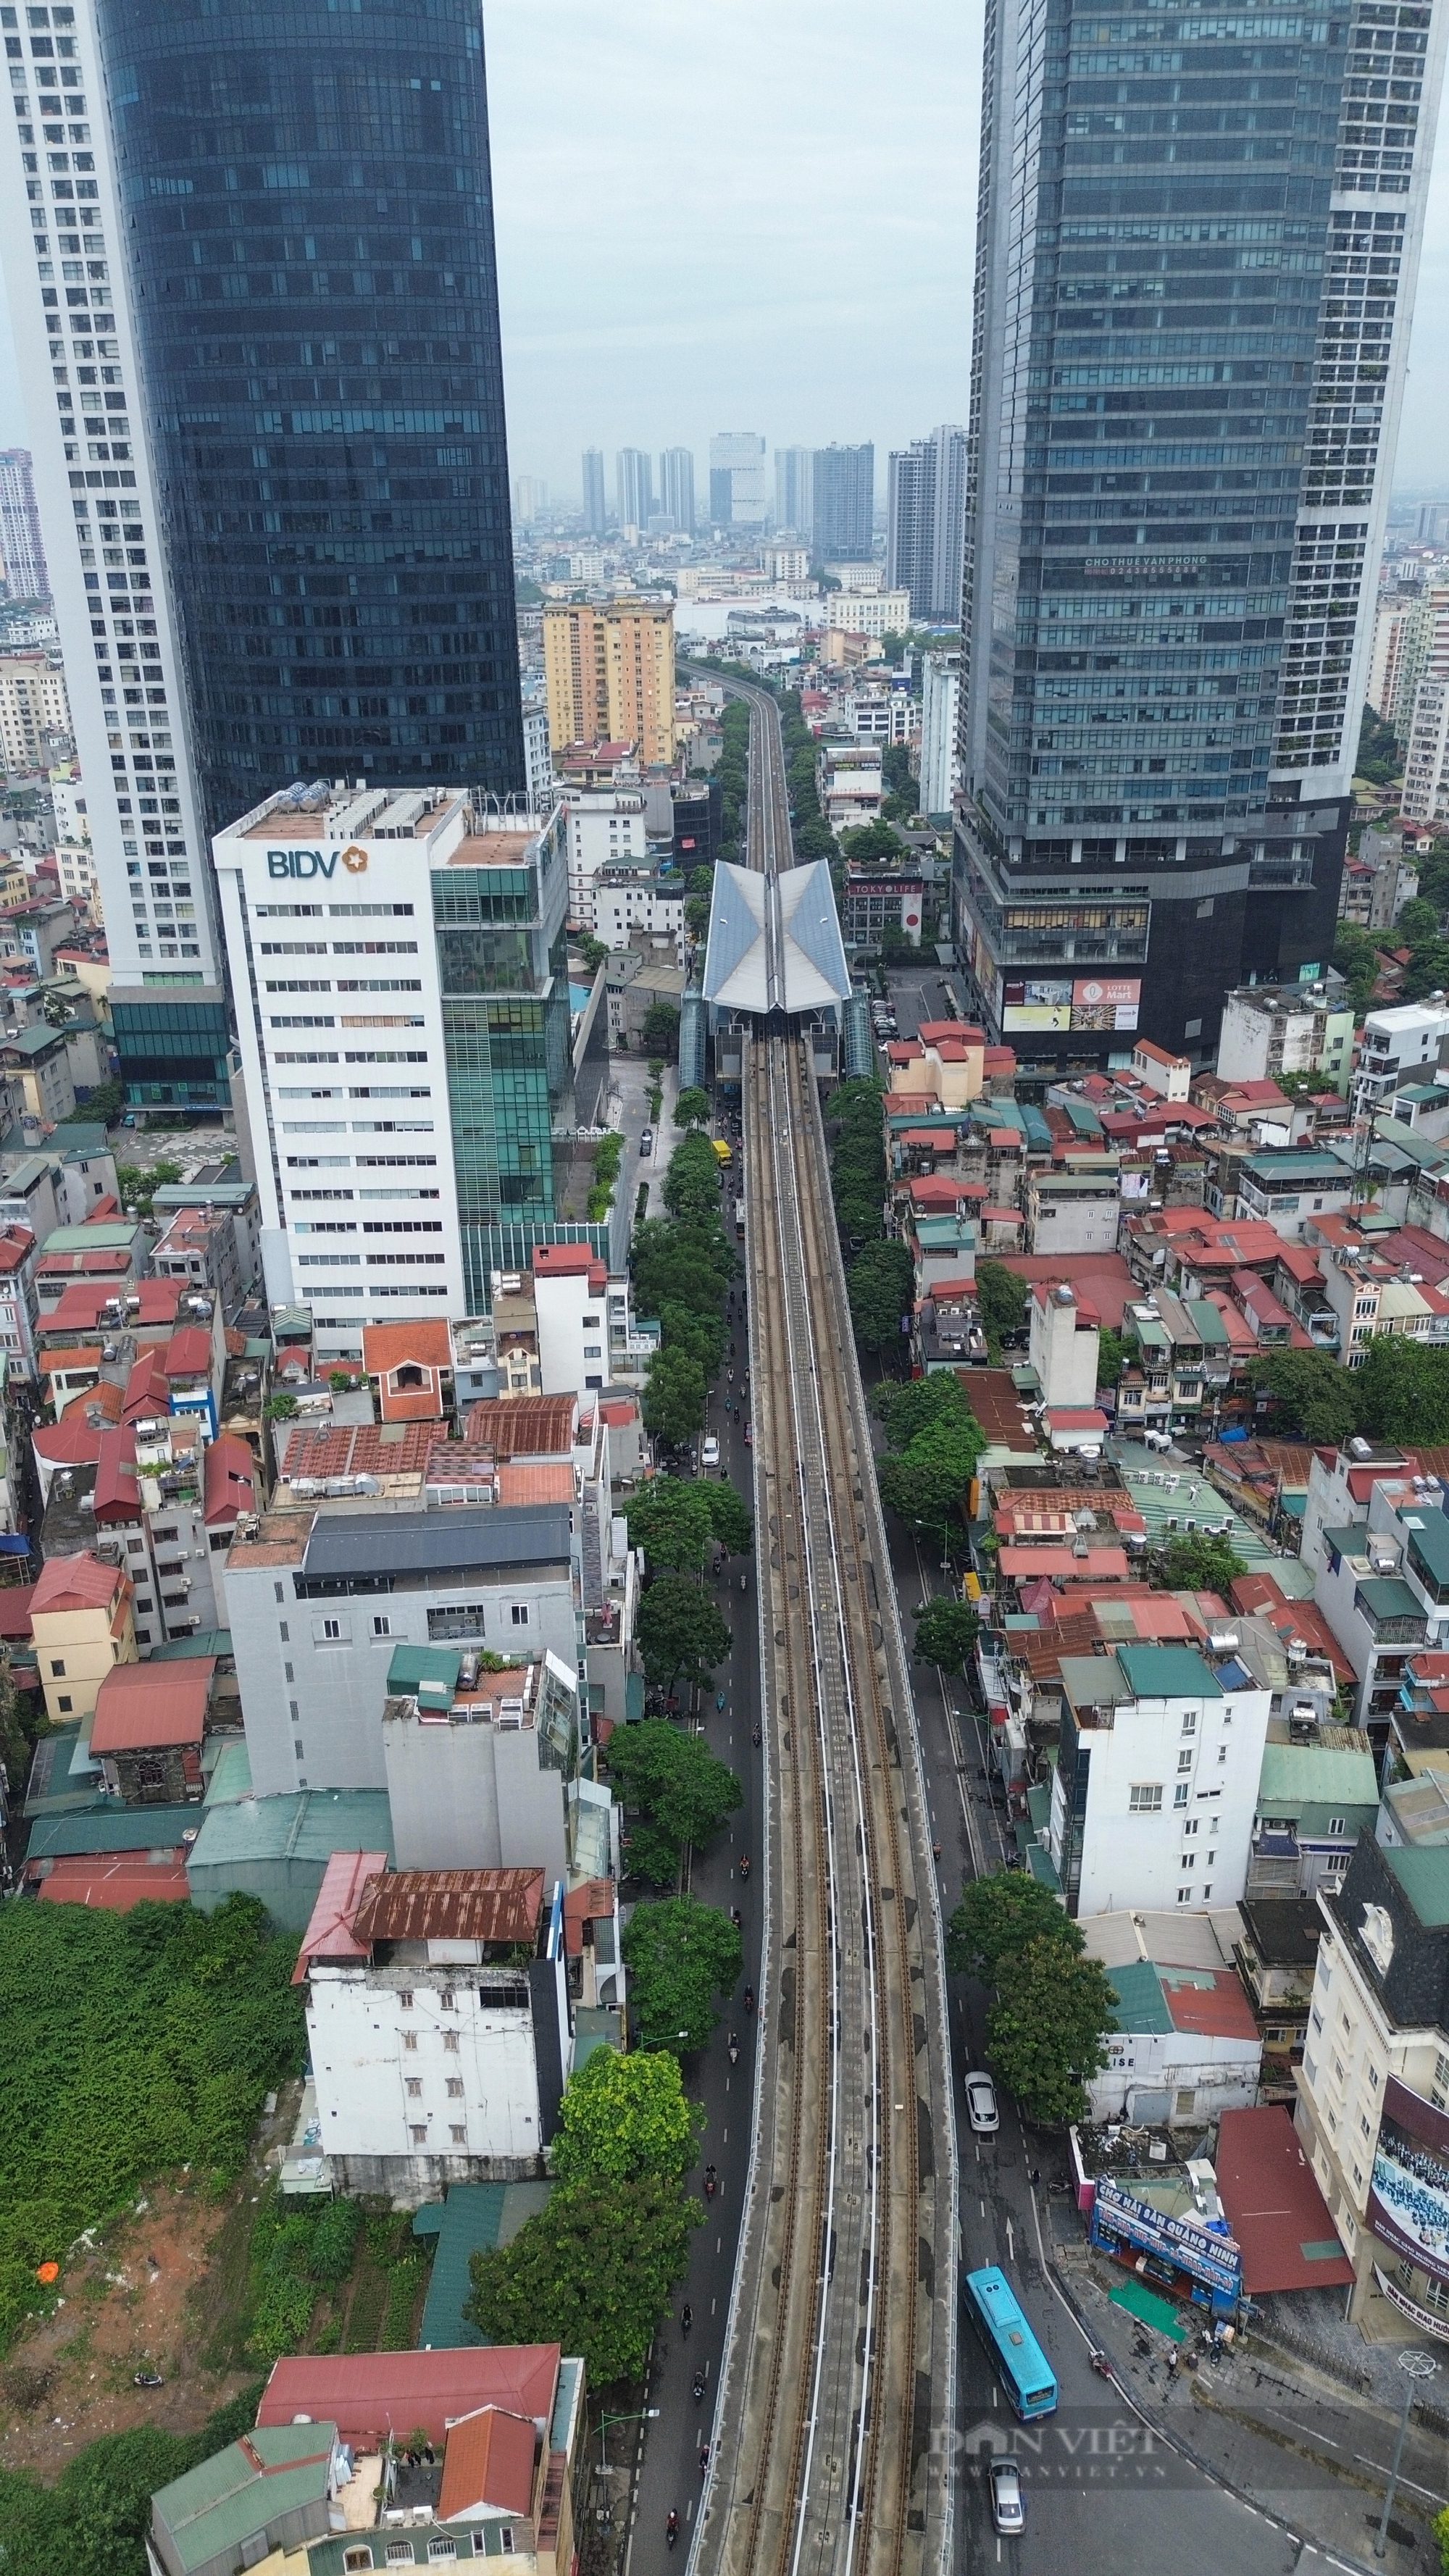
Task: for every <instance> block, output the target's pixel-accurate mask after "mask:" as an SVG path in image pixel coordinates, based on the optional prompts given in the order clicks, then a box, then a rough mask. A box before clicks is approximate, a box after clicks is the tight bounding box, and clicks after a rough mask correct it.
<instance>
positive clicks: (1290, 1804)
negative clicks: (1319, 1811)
mask: <svg viewBox="0 0 1449 2576" xmlns="http://www.w3.org/2000/svg"><path fill="white" fill-rule="evenodd" d="M1378 1797H1379V1792H1378V1782H1377V1780H1376V1778H1375V1776H1374V1757H1373V1755H1372V1753H1371V1752H1370V1751H1369V1748H1368V1746H1367V1745H1365V1746H1364V1747H1363V1749H1362V1751H1361V1752H1358V1751H1352V1750H1346V1749H1344V1748H1343V1747H1341V1746H1338V1745H1332V1744H1265V1745H1264V1747H1263V1767H1262V1770H1261V1772H1260V1773H1259V1775H1258V1806H1259V1809H1260V1810H1261V1811H1265V1812H1268V1813H1271V1814H1273V1815H1275V1816H1276V1815H1278V1814H1280V1813H1282V1814H1290V1813H1291V1812H1292V1811H1293V1810H1294V1809H1296V1808H1300V1807H1308V1806H1313V1807H1319V1806H1341V1807H1377V1805H1378Z"/></svg>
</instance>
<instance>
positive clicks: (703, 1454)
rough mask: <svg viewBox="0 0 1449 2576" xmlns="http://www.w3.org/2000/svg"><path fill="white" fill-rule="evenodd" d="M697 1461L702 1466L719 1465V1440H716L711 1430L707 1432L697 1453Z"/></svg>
mask: <svg viewBox="0 0 1449 2576" xmlns="http://www.w3.org/2000/svg"><path fill="white" fill-rule="evenodd" d="M699 1463H700V1465H701V1466H702V1467H717V1466H718V1465H719V1442H718V1441H717V1440H716V1438H715V1436H714V1433H713V1432H711V1433H710V1434H709V1437H708V1439H707V1440H706V1441H705V1444H704V1447H703V1448H702V1449H701V1451H700V1453H699Z"/></svg>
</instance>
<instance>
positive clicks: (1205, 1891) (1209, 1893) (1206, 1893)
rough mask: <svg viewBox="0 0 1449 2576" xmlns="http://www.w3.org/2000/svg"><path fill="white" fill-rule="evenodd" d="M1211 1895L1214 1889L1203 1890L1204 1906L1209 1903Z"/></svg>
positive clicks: (1206, 1888)
mask: <svg viewBox="0 0 1449 2576" xmlns="http://www.w3.org/2000/svg"><path fill="white" fill-rule="evenodd" d="M1211 1894H1212V1889H1211V1888H1210V1887H1205V1888H1204V1889H1203V1892H1202V1901H1203V1903H1204V1905H1206V1903H1207V1901H1208V1898H1209V1897H1210V1896H1211Z"/></svg>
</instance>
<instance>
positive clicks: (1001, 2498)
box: [986, 2457, 1026, 2533]
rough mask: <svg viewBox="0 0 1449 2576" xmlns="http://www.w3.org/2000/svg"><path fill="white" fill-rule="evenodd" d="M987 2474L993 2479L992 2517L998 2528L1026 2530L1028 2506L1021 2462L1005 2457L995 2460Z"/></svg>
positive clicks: (1000, 2529) (1014, 2530)
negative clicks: (1026, 2504) (1022, 2484)
mask: <svg viewBox="0 0 1449 2576" xmlns="http://www.w3.org/2000/svg"><path fill="white" fill-rule="evenodd" d="M986 2474H987V2477H988V2478H989V2479H990V2481H991V2519H992V2521H993V2522H994V2523H995V2525H996V2528H997V2530H998V2531H1002V2532H1007V2533H1011V2532H1017V2531H1021V2530H1024V2529H1025V2526H1026V2506H1025V2504H1024V2502H1023V2501H1022V2493H1021V2464H1020V2462H1019V2461H1017V2460H1013V2459H1010V2458H1005V2457H1003V2458H1002V2459H999V2460H993V2461H992V2463H991V2466H990V2468H989V2469H988V2470H987V2472H986Z"/></svg>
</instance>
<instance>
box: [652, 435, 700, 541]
mask: <svg viewBox="0 0 1449 2576" xmlns="http://www.w3.org/2000/svg"><path fill="white" fill-rule="evenodd" d="M659 507H660V509H661V510H662V511H663V513H664V515H665V517H666V518H667V519H672V520H673V522H674V525H675V528H676V530H677V531H678V533H679V535H680V536H681V537H692V536H693V534H694V456H693V453H692V452H691V450H690V449H689V448H687V447H666V448H665V449H664V451H663V453H662V454H661V456H660V459H659Z"/></svg>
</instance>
